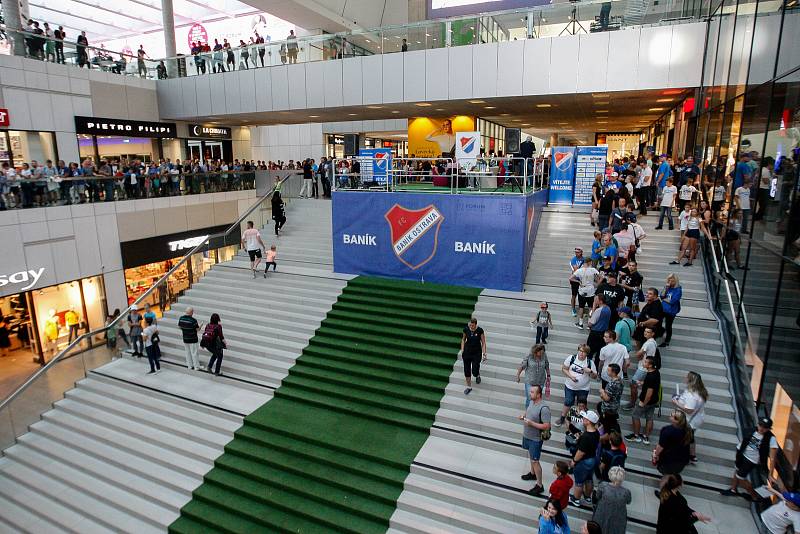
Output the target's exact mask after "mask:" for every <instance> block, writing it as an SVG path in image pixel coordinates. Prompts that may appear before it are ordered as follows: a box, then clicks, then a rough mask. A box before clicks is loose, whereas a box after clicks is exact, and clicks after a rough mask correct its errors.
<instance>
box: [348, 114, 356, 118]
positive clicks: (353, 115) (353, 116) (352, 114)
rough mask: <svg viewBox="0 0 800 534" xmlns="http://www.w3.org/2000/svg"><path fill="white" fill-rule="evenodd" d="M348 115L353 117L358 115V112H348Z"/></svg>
mask: <svg viewBox="0 0 800 534" xmlns="http://www.w3.org/2000/svg"><path fill="white" fill-rule="evenodd" d="M348 115H350V116H351V117H355V116H357V115H358V113H348Z"/></svg>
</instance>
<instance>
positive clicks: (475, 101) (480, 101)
mask: <svg viewBox="0 0 800 534" xmlns="http://www.w3.org/2000/svg"><path fill="white" fill-rule="evenodd" d="M469 103H470V104H485V103H486V100H470V101H469Z"/></svg>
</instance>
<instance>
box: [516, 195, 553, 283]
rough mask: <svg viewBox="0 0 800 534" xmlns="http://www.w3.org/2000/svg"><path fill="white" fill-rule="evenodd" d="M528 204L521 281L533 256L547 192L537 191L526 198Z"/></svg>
mask: <svg viewBox="0 0 800 534" xmlns="http://www.w3.org/2000/svg"><path fill="white" fill-rule="evenodd" d="M526 199H527V204H528V213H527V226H526V235H525V243H526V246H525V270H524V271H523V273H522V279H523V280H525V276H526V274H527V270H528V266H529V265H530V262H531V256H532V255H533V245H534V242H535V241H536V234H537V233H538V232H539V221H541V220H542V210H543V209H544V207H545V205H546V204H547V190H546V189H545V190H542V191H537V192H536V193H534V194H532V195H528V196H527V197H526Z"/></svg>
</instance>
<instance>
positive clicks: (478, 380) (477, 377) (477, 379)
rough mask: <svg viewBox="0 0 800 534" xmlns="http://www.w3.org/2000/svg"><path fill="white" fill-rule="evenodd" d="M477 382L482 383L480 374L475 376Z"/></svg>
mask: <svg viewBox="0 0 800 534" xmlns="http://www.w3.org/2000/svg"><path fill="white" fill-rule="evenodd" d="M475 383H476V384H480V383H481V377H479V376H476V377H475Z"/></svg>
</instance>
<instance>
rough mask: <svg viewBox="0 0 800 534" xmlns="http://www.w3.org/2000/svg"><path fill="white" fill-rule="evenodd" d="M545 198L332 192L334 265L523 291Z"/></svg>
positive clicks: (353, 270)
mask: <svg viewBox="0 0 800 534" xmlns="http://www.w3.org/2000/svg"><path fill="white" fill-rule="evenodd" d="M545 196H546V191H540V192H539V193H537V194H536V195H528V196H491V195H445V194H423V193H386V192H375V193H369V192H361V191H336V192H334V194H333V266H334V271H336V272H338V273H349V274H363V275H369V276H384V277H390V278H403V279H408V280H417V281H429V282H438V283H444V284H454V285H464V286H471V287H482V288H492V289H504V290H508V291H521V290H522V283H523V281H524V278H525V272H526V269H527V263H528V262H527V259H528V257H529V254H530V252H531V250H532V248H533V239H535V234H536V229H537V227H538V221H539V219H540V217H541V205H542V204H543V203H544V199H545Z"/></svg>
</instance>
